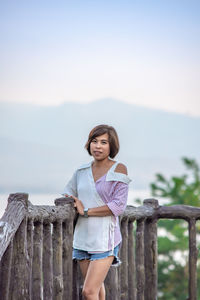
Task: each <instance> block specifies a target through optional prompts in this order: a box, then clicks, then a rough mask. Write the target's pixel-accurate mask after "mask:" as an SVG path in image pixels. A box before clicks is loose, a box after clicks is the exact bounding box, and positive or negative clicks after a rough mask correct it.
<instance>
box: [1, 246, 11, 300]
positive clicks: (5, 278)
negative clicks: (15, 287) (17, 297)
mask: <svg viewBox="0 0 200 300" xmlns="http://www.w3.org/2000/svg"><path fill="white" fill-rule="evenodd" d="M12 253H13V242H11V243H10V244H9V246H8V248H7V249H6V251H5V253H4V255H3V257H2V260H1V263H0V298H1V299H4V300H8V299H10V298H11V293H10V278H11V263H12Z"/></svg>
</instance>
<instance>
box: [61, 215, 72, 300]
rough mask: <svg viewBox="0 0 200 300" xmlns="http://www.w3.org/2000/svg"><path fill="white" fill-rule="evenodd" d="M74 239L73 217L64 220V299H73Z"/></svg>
mask: <svg viewBox="0 0 200 300" xmlns="http://www.w3.org/2000/svg"><path fill="white" fill-rule="evenodd" d="M72 240H73V219H72V218H70V219H69V220H66V221H65V222H63V287H64V289H63V299H65V300H71V299H72V284H73V282H72V280H73V274H72V270H73V262H72Z"/></svg>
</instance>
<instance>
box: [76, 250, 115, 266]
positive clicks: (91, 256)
mask: <svg viewBox="0 0 200 300" xmlns="http://www.w3.org/2000/svg"><path fill="white" fill-rule="evenodd" d="M119 247H120V245H117V246H116V247H115V248H114V251H113V252H114V253H113V252H112V250H110V251H106V252H101V253H90V252H88V251H84V250H79V249H74V248H73V259H76V260H83V259H88V260H90V261H92V260H97V259H102V258H106V257H108V256H114V259H113V262H112V266H115V267H117V266H119V265H120V264H121V261H120V259H119V257H118V252H119Z"/></svg>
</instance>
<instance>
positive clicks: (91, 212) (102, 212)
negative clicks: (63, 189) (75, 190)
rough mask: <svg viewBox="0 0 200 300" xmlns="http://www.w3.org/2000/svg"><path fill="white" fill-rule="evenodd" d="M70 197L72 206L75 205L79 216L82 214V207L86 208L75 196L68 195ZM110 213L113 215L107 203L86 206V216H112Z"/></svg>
mask: <svg viewBox="0 0 200 300" xmlns="http://www.w3.org/2000/svg"><path fill="white" fill-rule="evenodd" d="M70 197H71V198H73V199H74V207H76V209H77V212H78V213H79V214H80V215H81V216H83V215H84V208H87V207H84V205H83V203H82V202H81V200H79V199H78V198H76V197H74V196H70ZM112 215H113V213H112V211H111V210H110V209H109V207H108V206H107V205H103V206H99V207H92V208H88V216H89V217H105V216H112Z"/></svg>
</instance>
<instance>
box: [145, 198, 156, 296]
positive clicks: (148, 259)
mask: <svg viewBox="0 0 200 300" xmlns="http://www.w3.org/2000/svg"><path fill="white" fill-rule="evenodd" d="M143 203H144V205H146V206H150V207H152V208H154V209H155V210H156V209H157V208H158V201H157V200H155V199H146V200H144V202H143ZM144 244H145V248H144V253H145V300H156V299H157V252H158V247H157V217H156V215H155V216H154V217H149V218H147V219H146V221H145V231H144Z"/></svg>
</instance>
